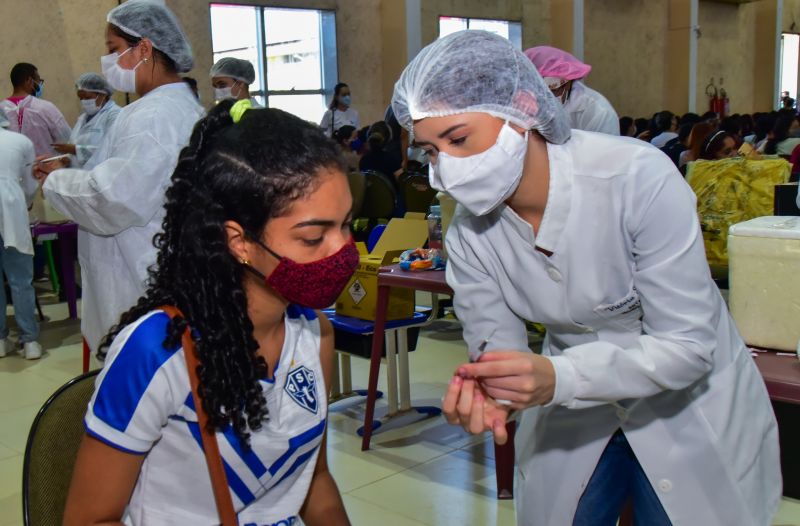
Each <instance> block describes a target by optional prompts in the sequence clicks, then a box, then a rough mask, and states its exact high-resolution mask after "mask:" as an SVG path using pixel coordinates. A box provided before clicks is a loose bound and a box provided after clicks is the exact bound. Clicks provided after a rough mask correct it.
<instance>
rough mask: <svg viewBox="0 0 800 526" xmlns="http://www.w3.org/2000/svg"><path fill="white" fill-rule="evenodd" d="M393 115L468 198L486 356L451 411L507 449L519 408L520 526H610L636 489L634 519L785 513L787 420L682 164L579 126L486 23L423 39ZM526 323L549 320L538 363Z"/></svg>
mask: <svg viewBox="0 0 800 526" xmlns="http://www.w3.org/2000/svg"><path fill="white" fill-rule="evenodd" d="M393 107H394V110H395V112H396V114H397V117H398V119H399V121H400V123H401V124H403V126H404V127H406V128H407V129H408V130H409V131H410V132H412V134H413V137H414V139H415V142H416V143H417V144H419V145H421V146H422V147H424V148H425V149H426V150H428V153H429V155H430V156H431V160H432V170H431V174H430V177H431V183H432V185H433V186H434V187H436V188H437V189H439V190H443V191H446V192H448V193H449V194H450V195H452V197H453V198H455V200H456V201H457V202H458V203H459V206H458V208H457V211H456V214H455V217H454V218H453V222H452V224H451V225H450V228H449V230H448V232H447V237H446V243H447V251H448V254H449V257H450V259H449V263H448V269H447V281H448V283H449V285H450V286H451V287H452V288H453V290H454V293H455V294H454V304H455V308H456V313H457V315H458V318H459V319H460V320H461V321H462V323H463V327H464V338H465V340H466V342H467V344H468V347H469V349H470V354H471V357H472V363H466V364H464V365H461V366H459V367H458V369H457V371H456V374H455V375H454V376H453V378H452V380H451V382H450V384H449V387H448V389H447V392H446V394H445V397H444V400H443V410H444V413H445V415H446V417H447V419H448V421H450V422H451V423H460V424H461V425H463V426H464V427H465V428H466V429H468V430H469V431H470V432H472V433H481V432H484V431H485V430H492V431H493V433H494V435H495V439H496V440H497V441H498V442H501V443H502V442H504V441H505V440H506V438H507V437H506V435H505V423H506V421H507V419H508V418H509V416H511V415H510V413H511V412H512V411H513V410H516V411H520V418H521V422H520V425H519V430H518V432H517V441H516V446H517V465H518V468H519V470H518V477H517V495H518V498H517V520H518V523H519V524H524V525H537V526H538V525H552V526H563V525H566V524H575V525H593V526H595V525H599V526H603V525H614V524H616V520H617V518H618V517H619V512H620V509H621V507H622V506H623V504H624V503H625V502H626V501H627V500H628V499H629V498H632V499H633V502H634V515H635V520H636V522H637V524H647V525H649V526H658V525H665V524H676V525H705V526H708V525H720V526H721V525H726V526H730V525H742V526H744V525H764V526H766V525H768V524H770V519H771V517H772V515H773V514H774V512H775V511H776V509H777V507H778V505H779V501H780V496H781V474H780V465H779V453H778V435H777V427H776V423H775V417H774V415H773V412H772V408H771V406H770V402H769V398H768V396H767V392H766V388H765V387H764V382H763V381H762V379H761V377H760V375H759V373H758V370H757V368H756V366H755V364H754V363H753V359H752V358H751V357H750V353H749V352H748V350H747V347H746V346H745V344H744V342H743V341H742V339H741V337H740V336H739V333H738V332H737V330H736V327H735V325H734V322H733V320H732V319H731V317H730V315H729V314H728V311H727V309H726V306H725V303H724V301H723V299H722V297H721V295H720V293H719V291H718V290H717V288H716V286H715V285H714V282H713V281H712V279H711V275H710V273H709V268H708V264H707V262H706V258H705V252H704V248H703V239H702V236H701V232H700V226H699V224H698V220H697V212H696V210H695V197H694V195H693V194H692V191H691V189H690V188H689V186H688V185H687V184H686V183H685V181H684V180H683V178H682V177H681V176H680V174H679V173H678V172H677V171H676V169H675V166H674V164H672V162H671V161H670V160H669V159H668V158H667V157H666V156H665V155H663V154H662V153H661V152H659V151H658V150H657V149H655V148H654V147H652V146H650V145H647V144H645V143H643V142H641V141H636V140H633V139H629V138H620V137H613V136H611V135H607V134H602V133H593V132H585V131H579V130H571V131H570V129H569V122H568V119H567V116H566V114H565V112H564V110H563V107H562V105H561V104H560V103H559V102H558V100H557V99H556V98H555V97H554V96H553V95H552V94H551V93H550V91H549V90H548V89H547V86H546V85H545V83H544V82H543V80H542V78H541V77H540V75H539V73H538V72H537V71H536V69H535V68H534V66H533V65H532V64H531V63H530V61H529V60H528V59H527V58H526V57H525V55H523V54H522V53H521V52H519V51H517V50H515V49H514V47H513V45H512V44H510V43H509V42H508V41H507V40H505V39H503V38H501V37H498V36H495V35H492V34H489V33H486V32H481V31H464V32H459V33H454V34H452V35H450V36H447V37H445V38H442V39H440V40H437V41H436V42H434V43H433V44H431V45H430V46H428V47H427V48H425V49H423V50H422V52H420V54H419V55H417V57H416V58H415V59H414V60H413V61H412V62H411V63H410V64H409V65H408V67H407V68H406V70H405V71H404V72H403V74H402V76H401V77H400V80H399V81H398V82H397V84H396V86H395V92H394V97H393ZM523 320H531V321H537V322H541V323H543V324H544V325H545V326H546V327H547V336H546V338H545V341H544V343H543V346H542V354H541V355H539V354H535V353H533V352H531V351H530V350H529V348H528V339H527V334H526V330H525V323H524V321H523ZM482 351H487V352H482ZM489 351H491V352H489ZM500 401H504V402H500Z"/></svg>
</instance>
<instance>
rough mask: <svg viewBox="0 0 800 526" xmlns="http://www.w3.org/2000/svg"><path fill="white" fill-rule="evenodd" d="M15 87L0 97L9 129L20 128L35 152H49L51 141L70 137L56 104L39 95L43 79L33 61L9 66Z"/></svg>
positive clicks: (54, 141)
mask: <svg viewBox="0 0 800 526" xmlns="http://www.w3.org/2000/svg"><path fill="white" fill-rule="evenodd" d="M10 76H11V85H12V86H13V89H14V91H13V92H12V93H11V96H10V97H8V98H7V99H5V100H3V101H0V110H1V111H4V112H5V114H6V117H7V118H8V121H9V123H10V124H9V127H8V129H9V130H10V131H13V132H19V133H21V134H22V135H24V136H25V137H27V138H28V139H30V140H31V141H32V142H33V148H34V150H35V151H36V155H37V156H42V155H46V156H52V155H55V153H56V151H55V150H54V149H53V147H52V145H53V144H54V143H63V142H66V141H67V140H68V139H69V134H70V129H69V125H68V124H67V120H66V119H65V118H64V115H63V114H62V113H61V112H60V111H59V109H58V108H56V106H55V104H53V103H52V102H50V101H46V100H44V99H42V92H43V90H44V79H43V78H42V77H41V76H39V70H38V69H37V68H36V66H34V65H33V64H28V63H27V62H20V63H19V64H15V65H14V67H12V68H11V75H10Z"/></svg>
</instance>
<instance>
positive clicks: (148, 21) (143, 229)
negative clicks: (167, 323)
mask: <svg viewBox="0 0 800 526" xmlns="http://www.w3.org/2000/svg"><path fill="white" fill-rule="evenodd" d="M107 21H108V25H107V28H106V35H105V40H106V46H107V48H108V55H105V56H103V57H102V58H101V59H100V62H101V65H102V70H103V75H104V77H105V78H106V80H107V81H108V83H109V84H110V85H111V87H112V88H114V89H116V90H119V91H123V92H128V93H135V94H137V95H138V96H139V98H138V99H137V100H136V101H135V102H133V103H131V104H129V105H127V106H125V107H124V108H123V109H122V111H120V113H119V115H118V116H117V121H116V123H115V125H114V127H113V128H112V129H111V131H110V133H109V135H108V137H107V138H106V140H105V141H103V143H102V145H101V146H100V148H99V149H98V150H97V152H95V154H94V156H93V157H92V158H91V159H90V161H89V163H87V165H86V166H85V167H84V169H74V168H69V169H57V168H60V166H53V164H56V163H50V165H48V166H41V165H37V170H36V175H37V176H38V177H39V178H40V179H41V180H42V181H43V185H42V188H43V190H44V195H45V198H46V199H47V200H48V201H49V202H50V203H51V204H52V205H53V208H55V209H56V210H57V211H58V212H60V213H61V214H63V215H65V216H66V217H69V218H70V219H72V220H73V221H75V222H76V223H78V225H79V226H80V230H79V232H78V257H79V261H80V264H81V279H82V286H83V301H82V309H83V313H82V315H81V332H82V333H83V336H84V338H85V339H86V341H87V343H88V344H89V346H90V348H91V349H92V350H93V351H97V349H98V344H99V343H100V339H101V338H102V336H103V335H105V334H106V333H107V332H108V330H109V328H111V326H112V325H114V324H115V323H116V322H117V321H118V320H119V316H120V314H122V313H123V312H125V311H126V310H128V309H129V308H130V307H131V306H132V305H134V304H135V303H136V300H137V299H138V298H139V297H140V296H142V294H144V292H145V280H146V279H147V269H148V267H149V266H150V265H152V264H154V263H155V259H156V250H155V247H154V246H153V236H155V235H156V234H157V233H159V232H160V230H161V221H162V219H163V216H164V191H165V189H166V187H167V184H168V183H169V177H170V174H171V173H172V169H173V168H174V166H175V163H176V161H177V158H178V153H179V152H180V150H181V148H183V147H184V146H185V145H186V143H187V142H188V140H189V136H190V134H191V131H192V127H193V126H194V124H195V122H197V120H198V119H199V118H200V117H201V116H202V114H203V109H202V108H201V107H200V106H199V105H198V104H197V99H195V97H194V94H193V93H192V91H191V90H190V89H189V87H188V86H187V85H186V83H185V82H183V81H182V80H181V77H180V75H179V74H180V73H183V72H186V71H189V70H190V69H191V68H192V65H193V63H194V59H193V57H192V50H191V47H190V45H189V41H188V40H187V39H186V35H185V34H184V32H183V30H182V29H181V26H180V24H179V22H178V20H177V18H176V17H175V15H174V14H173V13H172V11H170V10H169V9H168V8H167V7H165V6H164V5H162V4H158V3H155V2H150V1H143V0H129V1H128V2H125V3H123V4H121V5H120V6H118V7H115V8H114V9H112V10H111V11H110V12H109V13H108V16H107Z"/></svg>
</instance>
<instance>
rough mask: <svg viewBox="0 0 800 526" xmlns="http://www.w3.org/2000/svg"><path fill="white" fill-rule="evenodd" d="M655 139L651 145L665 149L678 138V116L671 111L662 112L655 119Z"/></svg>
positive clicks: (651, 141)
mask: <svg viewBox="0 0 800 526" xmlns="http://www.w3.org/2000/svg"><path fill="white" fill-rule="evenodd" d="M653 125H654V127H655V130H654V131H653V138H652V139H651V140H650V144H652V145H653V146H655V147H656V148H663V147H664V145H665V144H667V143H668V142H669V141H671V140H672V139H675V138H676V137H678V116H677V115H675V114H674V113H672V112H671V111H660V112H658V113H656V114H655V116H654V117H653Z"/></svg>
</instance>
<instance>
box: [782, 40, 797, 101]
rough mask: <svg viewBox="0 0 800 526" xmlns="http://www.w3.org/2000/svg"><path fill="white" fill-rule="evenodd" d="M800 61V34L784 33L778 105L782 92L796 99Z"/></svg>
mask: <svg viewBox="0 0 800 526" xmlns="http://www.w3.org/2000/svg"><path fill="white" fill-rule="evenodd" d="M799 61H800V35H796V34H794V33H784V34H783V35H781V88H780V91H781V93H778V94H777V99H778V102H779V105H780V102H781V97H782V93H783V92H784V91H788V92H789V96H790V97H791V98H793V99H795V100H797V76H798V62H799Z"/></svg>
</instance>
